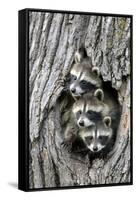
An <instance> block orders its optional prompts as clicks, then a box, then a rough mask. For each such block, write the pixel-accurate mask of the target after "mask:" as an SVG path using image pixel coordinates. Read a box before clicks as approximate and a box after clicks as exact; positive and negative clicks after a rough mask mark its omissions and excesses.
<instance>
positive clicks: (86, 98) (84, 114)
mask: <svg viewBox="0 0 136 200" xmlns="http://www.w3.org/2000/svg"><path fill="white" fill-rule="evenodd" d="M94 95H95V96H93V94H85V95H83V96H82V97H81V98H80V99H79V100H77V101H76V102H75V103H74V105H73V113H74V115H75V119H76V123H77V125H78V126H79V128H85V127H90V126H92V125H95V123H97V122H99V121H101V120H102V118H103V116H105V114H107V110H108V107H107V105H106V104H104V102H103V101H102V98H103V91H102V90H101V89H97V90H96V91H95V94H94Z"/></svg>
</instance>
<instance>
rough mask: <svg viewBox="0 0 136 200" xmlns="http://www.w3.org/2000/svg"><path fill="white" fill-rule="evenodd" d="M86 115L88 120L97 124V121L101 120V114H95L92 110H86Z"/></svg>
mask: <svg viewBox="0 0 136 200" xmlns="http://www.w3.org/2000/svg"><path fill="white" fill-rule="evenodd" d="M86 114H87V117H88V119H90V120H92V121H94V122H98V121H101V120H102V116H101V113H98V112H95V111H92V110H88V111H87V113H86Z"/></svg>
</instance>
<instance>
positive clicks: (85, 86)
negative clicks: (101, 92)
mask: <svg viewBox="0 0 136 200" xmlns="http://www.w3.org/2000/svg"><path fill="white" fill-rule="evenodd" d="M79 84H80V87H81V88H82V90H89V91H90V90H92V89H95V88H96V87H95V86H94V85H93V84H92V83H90V82H88V81H86V80H82V81H80V83H79Z"/></svg>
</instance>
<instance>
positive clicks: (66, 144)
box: [61, 141, 72, 152]
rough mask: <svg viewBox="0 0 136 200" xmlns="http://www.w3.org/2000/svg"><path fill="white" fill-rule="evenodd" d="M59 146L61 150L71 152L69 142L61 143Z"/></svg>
mask: <svg viewBox="0 0 136 200" xmlns="http://www.w3.org/2000/svg"><path fill="white" fill-rule="evenodd" d="M61 146H62V148H63V149H65V150H67V151H68V152H71V151H72V143H71V142H69V141H63V142H62V143H61Z"/></svg>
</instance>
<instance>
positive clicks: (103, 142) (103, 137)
mask: <svg viewBox="0 0 136 200" xmlns="http://www.w3.org/2000/svg"><path fill="white" fill-rule="evenodd" d="M79 136H80V137H81V138H82V140H83V141H84V143H85V145H86V147H87V148H88V149H89V150H90V151H91V152H93V153H100V152H102V151H104V150H106V151H108V149H109V150H110V148H111V147H112V145H111V144H112V142H113V137H114V136H115V128H114V127H113V125H112V119H111V117H110V116H106V117H104V118H103V119H102V120H101V121H99V122H97V123H96V124H95V125H93V126H91V127H89V128H85V129H81V130H80V131H79Z"/></svg>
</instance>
